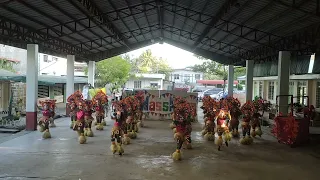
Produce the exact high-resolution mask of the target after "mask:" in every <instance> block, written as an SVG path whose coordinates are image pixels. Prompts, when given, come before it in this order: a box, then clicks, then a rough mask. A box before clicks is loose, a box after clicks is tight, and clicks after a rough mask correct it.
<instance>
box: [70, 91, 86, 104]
mask: <svg viewBox="0 0 320 180" xmlns="http://www.w3.org/2000/svg"><path fill="white" fill-rule="evenodd" d="M82 99H83V95H82V93H81V92H80V91H76V92H74V93H73V94H71V95H70V96H69V97H68V99H67V102H68V103H72V102H74V103H76V104H78V101H81V100H82Z"/></svg>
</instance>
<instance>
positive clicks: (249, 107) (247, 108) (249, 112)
mask: <svg viewBox="0 0 320 180" xmlns="http://www.w3.org/2000/svg"><path fill="white" fill-rule="evenodd" d="M241 112H242V114H244V115H245V116H247V117H252V116H253V113H254V112H255V107H254V105H253V103H252V101H247V102H246V103H244V104H243V105H242V107H241Z"/></svg>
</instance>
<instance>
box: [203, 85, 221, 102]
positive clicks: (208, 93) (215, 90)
mask: <svg viewBox="0 0 320 180" xmlns="http://www.w3.org/2000/svg"><path fill="white" fill-rule="evenodd" d="M221 90H222V89H221V88H215V89H208V90H205V91H203V93H202V94H200V96H199V100H200V101H201V100H202V99H203V98H204V97H206V96H210V95H214V94H218V93H219V92H220V91H221Z"/></svg>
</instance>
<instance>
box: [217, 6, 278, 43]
mask: <svg viewBox="0 0 320 180" xmlns="http://www.w3.org/2000/svg"><path fill="white" fill-rule="evenodd" d="M273 4H274V2H273V1H270V2H269V3H268V4H267V5H266V6H264V7H262V8H261V9H259V10H258V11H257V12H256V13H254V14H253V15H252V16H251V17H249V18H248V19H246V20H245V21H244V22H242V23H241V25H245V24H246V23H248V22H250V20H252V19H254V18H255V17H256V16H259V15H260V14H261V13H263V12H264V11H266V10H268V9H269V7H270V6H272V5H273ZM240 28H241V27H240ZM238 29H239V26H236V27H235V28H233V29H232V30H231V32H232V33H235V32H236V31H237V30H238ZM256 29H258V28H256ZM242 31H243V29H242V28H241V34H242ZM248 34H250V33H246V34H245V35H243V36H247V35H248ZM229 36H230V34H227V35H225V36H223V38H221V39H220V40H224V39H226V38H228V37H229ZM236 39H240V37H238V38H236ZM234 41H235V40H234ZM234 41H231V42H230V43H234ZM223 48H224V47H223Z"/></svg>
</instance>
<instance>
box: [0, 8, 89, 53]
mask: <svg viewBox="0 0 320 180" xmlns="http://www.w3.org/2000/svg"><path fill="white" fill-rule="evenodd" d="M1 8H3V9H6V10H7V11H9V12H11V13H13V14H16V15H18V16H20V17H24V18H26V19H28V20H29V21H33V22H35V23H37V24H39V25H41V26H44V27H46V28H47V29H46V30H45V31H46V33H47V34H51V32H53V33H54V35H55V36H54V37H61V36H66V37H68V38H70V39H72V40H74V41H76V42H80V41H79V40H78V39H76V38H74V37H72V36H70V35H66V34H65V33H63V32H62V31H61V29H60V30H57V29H54V28H50V27H48V26H47V25H46V24H45V23H43V22H41V21H39V20H37V19H34V18H32V17H29V16H28V15H26V14H23V13H22V12H20V11H16V10H14V9H12V8H10V7H7V6H1ZM42 32H43V31H42ZM51 35H52V34H51ZM52 36H53V35H52ZM84 45H85V44H84ZM85 46H86V47H87V48H88V49H89V47H88V46H87V45H85Z"/></svg>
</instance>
